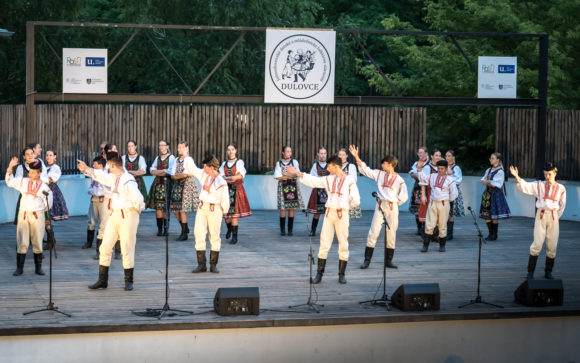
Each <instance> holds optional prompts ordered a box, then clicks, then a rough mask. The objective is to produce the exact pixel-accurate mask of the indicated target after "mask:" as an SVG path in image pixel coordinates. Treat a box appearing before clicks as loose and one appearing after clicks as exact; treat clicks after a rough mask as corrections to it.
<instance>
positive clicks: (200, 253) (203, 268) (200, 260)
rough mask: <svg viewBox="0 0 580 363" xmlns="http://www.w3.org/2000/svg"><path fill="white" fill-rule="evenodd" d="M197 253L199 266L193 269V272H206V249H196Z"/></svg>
mask: <svg viewBox="0 0 580 363" xmlns="http://www.w3.org/2000/svg"><path fill="white" fill-rule="evenodd" d="M195 253H196V255H197V267H196V268H195V269H193V271H191V273H194V274H196V273H199V272H206V271H207V266H206V259H205V250H204V251H195Z"/></svg>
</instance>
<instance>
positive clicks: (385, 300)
mask: <svg viewBox="0 0 580 363" xmlns="http://www.w3.org/2000/svg"><path fill="white" fill-rule="evenodd" d="M373 196H374V197H375V199H376V200H377V205H378V208H379V211H380V212H381V214H382V215H383V225H384V226H385V237H384V240H385V243H384V245H385V246H384V259H383V296H382V297H381V298H380V299H372V300H366V301H360V302H359V304H367V303H371V304H372V305H380V306H385V308H386V309H387V311H390V310H391V309H390V308H389V301H390V300H391V299H389V298H388V296H387V231H388V230H390V229H391V227H390V226H389V222H387V216H386V215H385V211H383V208H381V200H380V199H379V197H378V196H377V194H376V192H373ZM375 294H376V292H375Z"/></svg>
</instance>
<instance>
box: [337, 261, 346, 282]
mask: <svg viewBox="0 0 580 363" xmlns="http://www.w3.org/2000/svg"><path fill="white" fill-rule="evenodd" d="M346 262H347V261H343V260H338V283H339V284H346V278H345V277H344V272H345V271H346Z"/></svg>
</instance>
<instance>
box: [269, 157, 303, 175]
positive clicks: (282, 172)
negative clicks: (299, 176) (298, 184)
mask: <svg viewBox="0 0 580 363" xmlns="http://www.w3.org/2000/svg"><path fill="white" fill-rule="evenodd" d="M280 162H282V164H284V167H283V168H282V167H280ZM290 165H292V166H293V167H294V169H296V171H300V164H298V160H295V159H291V161H288V163H285V162H284V160H278V161H277V162H276V167H275V168H274V179H278V178H281V177H282V176H284V175H286V166H290Z"/></svg>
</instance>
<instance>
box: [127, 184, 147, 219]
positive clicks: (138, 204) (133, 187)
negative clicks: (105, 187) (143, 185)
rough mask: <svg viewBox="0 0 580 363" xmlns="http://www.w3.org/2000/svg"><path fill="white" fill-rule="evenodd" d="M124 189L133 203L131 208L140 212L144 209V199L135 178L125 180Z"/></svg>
mask: <svg viewBox="0 0 580 363" xmlns="http://www.w3.org/2000/svg"><path fill="white" fill-rule="evenodd" d="M125 191H126V192H127V195H128V196H129V198H128V199H129V200H130V201H131V203H132V204H133V208H135V209H137V211H138V212H141V211H143V210H144V209H145V201H144V200H143V194H141V192H140V191H139V185H138V184H137V181H136V180H135V178H131V179H129V180H127V181H126V182H125Z"/></svg>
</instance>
